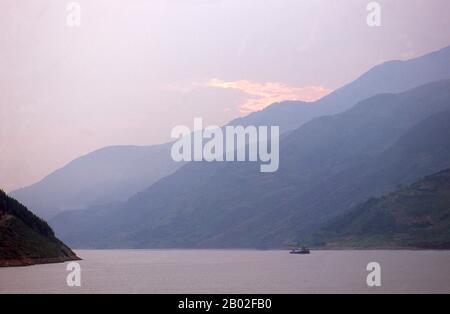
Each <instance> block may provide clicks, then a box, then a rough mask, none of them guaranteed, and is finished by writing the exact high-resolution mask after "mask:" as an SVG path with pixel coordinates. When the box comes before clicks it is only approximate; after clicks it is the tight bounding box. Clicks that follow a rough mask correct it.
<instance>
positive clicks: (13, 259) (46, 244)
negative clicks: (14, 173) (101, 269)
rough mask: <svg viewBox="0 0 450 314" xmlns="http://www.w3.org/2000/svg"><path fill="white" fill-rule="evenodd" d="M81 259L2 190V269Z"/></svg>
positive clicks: (0, 252) (0, 202) (48, 228)
mask: <svg viewBox="0 0 450 314" xmlns="http://www.w3.org/2000/svg"><path fill="white" fill-rule="evenodd" d="M78 259H79V258H78V257H77V256H76V255H75V253H74V252H72V250H71V249H70V248H69V247H67V246H66V245H65V244H64V243H62V242H61V241H59V240H58V239H57V238H56V237H55V235H54V233H53V230H52V229H51V228H50V227H49V225H48V224H47V223H46V222H45V221H43V220H41V219H40V218H38V217H36V216H35V215H34V214H33V213H31V212H30V211H29V210H28V209H27V208H26V207H25V206H23V205H22V204H20V203H19V202H17V201H16V200H14V199H12V198H10V197H9V196H7V195H6V194H5V193H4V192H3V191H2V190H0V267H3V266H25V265H33V264H41V263H57V262H65V261H70V260H78Z"/></svg>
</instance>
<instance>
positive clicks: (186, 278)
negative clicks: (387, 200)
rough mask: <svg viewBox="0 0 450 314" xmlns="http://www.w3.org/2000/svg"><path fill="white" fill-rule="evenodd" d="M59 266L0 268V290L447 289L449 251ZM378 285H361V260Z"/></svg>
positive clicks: (221, 253) (176, 257)
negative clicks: (69, 279)
mask: <svg viewBox="0 0 450 314" xmlns="http://www.w3.org/2000/svg"><path fill="white" fill-rule="evenodd" d="M76 253H77V254H78V256H80V257H81V258H83V261H81V262H80V265H81V270H82V273H81V278H82V281H81V282H82V286H81V287H78V288H77V287H75V288H69V287H67V285H66V276H67V274H68V271H66V264H47V265H37V266H31V267H19V268H0V293H450V285H449V283H448V281H449V279H450V269H449V268H448V265H450V251H313V252H312V253H311V254H310V255H304V256H299V255H290V254H288V252H287V251H252V250H102V251H100V250H80V251H77V252H76ZM374 261H375V262H378V263H379V264H380V265H381V271H382V272H381V276H382V286H381V287H376V288H370V287H368V286H367V284H366V277H367V275H368V272H367V271H366V266H367V264H368V263H369V262H374Z"/></svg>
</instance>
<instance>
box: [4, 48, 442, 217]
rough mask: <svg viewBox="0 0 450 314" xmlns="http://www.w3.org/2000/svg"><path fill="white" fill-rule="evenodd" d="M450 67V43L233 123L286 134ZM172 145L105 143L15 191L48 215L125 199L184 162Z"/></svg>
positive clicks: (424, 80)
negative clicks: (316, 96)
mask: <svg viewBox="0 0 450 314" xmlns="http://www.w3.org/2000/svg"><path fill="white" fill-rule="evenodd" d="M449 68H450V47H447V48H445V49H442V50H440V51H437V52H434V53H431V54H427V55H424V56H421V57H419V58H415V59H411V60H407V61H391V62H386V63H383V64H381V65H378V66H376V67H374V68H373V69H371V70H369V71H368V72H367V73H365V74H363V75H362V76H361V77H359V78H358V79H356V80H355V81H354V82H351V83H350V84H348V85H346V86H344V87H342V88H340V89H338V90H336V91H335V92H333V93H331V94H330V95H328V96H326V97H325V98H323V99H321V100H319V101H317V102H315V103H304V102H295V101H286V102H282V103H277V104H274V105H272V106H270V107H268V108H266V109H265V110H263V111H260V112H256V113H252V114H250V115H248V116H246V117H243V118H239V119H236V120H233V121H231V122H230V123H229V124H230V125H279V126H280V128H281V131H282V132H287V131H291V130H294V129H296V128H298V127H300V126H301V125H303V124H304V123H306V122H308V121H310V120H311V119H313V118H316V117H319V116H322V115H329V114H335V113H339V112H343V111H345V110H347V109H349V108H351V107H352V106H353V105H355V104H356V103H357V102H359V101H361V100H363V99H366V98H369V97H371V96H374V95H376V94H380V93H387V92H389V93H398V92H402V91H406V90H408V89H411V88H414V87H417V86H420V85H423V84H426V83H430V82H434V81H437V80H440V79H444V78H450V72H449V71H448V69H449ZM169 147H170V144H166V145H160V146H151V147H132V146H122V147H107V148H105V149H102V150H99V151H96V152H93V153H91V154H89V155H87V156H84V157H81V158H79V159H76V160H74V161H72V162H71V163H69V164H68V165H67V166H65V167H63V168H62V169H60V170H57V171H56V172H54V173H52V174H50V175H49V176H48V177H46V178H44V179H43V180H42V181H40V182H38V183H36V184H34V185H32V186H29V187H26V188H24V189H21V190H19V191H15V192H14V193H12V195H14V197H16V198H17V199H19V200H20V201H21V202H23V203H24V204H26V205H27V206H30V207H31V208H34V209H35V211H36V213H38V214H39V215H40V216H42V217H45V218H51V217H53V216H54V215H55V214H56V213H58V212H59V211H62V210H67V209H77V208H83V207H86V206H90V205H101V204H107V203H112V202H116V201H124V200H126V199H128V198H129V197H131V196H132V195H134V194H135V193H137V192H139V191H141V190H143V189H145V188H147V187H148V186H150V185H151V184H153V183H155V182H157V181H158V180H159V179H161V178H163V177H165V176H167V175H169V174H171V173H173V172H174V171H175V170H177V169H178V168H179V167H180V166H181V164H178V163H174V162H172V160H171V158H170V154H169Z"/></svg>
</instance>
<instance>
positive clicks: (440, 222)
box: [310, 170, 450, 249]
mask: <svg viewBox="0 0 450 314" xmlns="http://www.w3.org/2000/svg"><path fill="white" fill-rule="evenodd" d="M310 244H311V245H316V246H323V247H328V248H349V247H351V248H399V247H401V248H425V249H431V248H432V249H449V248H450V170H444V171H441V172H439V173H437V174H434V175H431V176H427V177H426V178H424V179H422V180H420V181H419V182H416V183H414V184H412V185H411V186H408V187H402V188H400V189H398V190H397V191H395V192H393V193H391V194H388V195H386V196H383V197H380V198H372V199H370V200H368V201H366V202H364V203H362V204H360V205H359V206H357V207H356V208H355V209H354V210H352V211H351V212H350V213H347V214H345V215H343V216H340V217H338V218H336V219H335V220H333V221H332V222H331V223H329V224H328V225H327V226H325V227H323V228H322V229H321V230H320V231H319V232H317V233H316V234H315V235H314V236H313V237H312V239H311V240H310Z"/></svg>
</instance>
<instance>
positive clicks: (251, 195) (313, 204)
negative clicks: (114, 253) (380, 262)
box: [52, 80, 450, 248]
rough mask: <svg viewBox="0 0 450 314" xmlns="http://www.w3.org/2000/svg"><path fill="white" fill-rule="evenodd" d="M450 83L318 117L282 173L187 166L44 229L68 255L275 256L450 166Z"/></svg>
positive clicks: (290, 147) (287, 145)
mask: <svg viewBox="0 0 450 314" xmlns="http://www.w3.org/2000/svg"><path fill="white" fill-rule="evenodd" d="M449 112H450V80H445V81H439V82H434V83H431V84H427V85H425V86H421V87H418V88H415V89H412V90H409V91H407V92H404V93H401V94H381V95H377V96H374V97H371V98H369V99H366V100H364V101H362V102H360V103H359V104H357V105H356V106H354V107H353V108H352V109H350V110H348V111H346V112H344V113H340V114H337V115H334V116H325V117H320V118H316V119H314V120H312V121H310V122H308V123H306V124H305V125H303V126H302V127H300V128H299V129H297V130H295V131H293V132H290V133H289V134H287V135H286V136H285V137H284V138H283V139H282V140H281V144H280V152H281V154H280V158H281V159H280V169H279V171H278V172H275V173H272V174H262V173H260V172H259V171H258V169H257V167H258V166H257V165H255V164H254V163H245V162H244V163H189V164H186V165H185V166H183V167H182V168H181V169H179V170H178V171H177V172H175V173H174V174H172V175H170V176H168V177H166V178H163V179H161V180H160V181H159V182H157V183H156V184H154V185H152V186H151V187H150V188H148V189H147V190H144V191H142V192H141V193H138V194H137V195H136V196H134V197H132V198H131V199H130V200H128V201H127V202H125V203H123V204H118V205H117V206H115V207H114V208H109V209H108V208H103V211H102V214H101V215H99V214H95V212H96V211H94V210H85V211H73V212H67V213H63V214H61V215H59V216H57V217H56V218H55V219H54V220H52V225H53V226H54V227H55V229H56V231H57V233H58V234H59V235H61V237H62V238H63V239H64V240H66V241H67V242H68V243H70V244H72V245H74V246H76V247H96V248H116V247H123V248H155V247H202V248H207V247H214V248H217V247H222V248H223V247H241V248H245V247H248V248H249V247H252V248H254V247H259V248H270V247H282V246H283V245H286V244H287V243H290V242H292V241H297V240H301V239H303V238H305V237H307V236H308V235H309V234H310V233H311V232H313V231H314V230H316V229H317V228H318V227H319V226H321V225H322V224H323V223H324V222H326V221H328V220H329V219H331V218H333V217H336V216H337V215H339V214H342V213H344V212H346V211H347V210H349V209H350V208H352V206H354V205H356V204H358V203H360V202H362V201H364V200H365V199H367V198H368V197H370V196H373V195H381V194H383V193H386V192H388V191H391V190H392V189H394V188H395V186H396V185H398V184H408V183H411V182H413V181H414V180H417V179H418V178H420V177H422V176H424V175H427V174H430V173H433V172H436V171H439V170H441V169H445V168H449V167H450V125H449V123H448V121H450V113H449Z"/></svg>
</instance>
